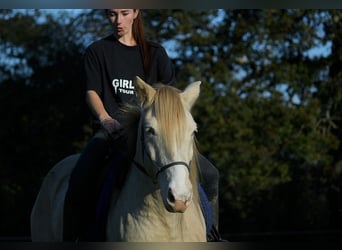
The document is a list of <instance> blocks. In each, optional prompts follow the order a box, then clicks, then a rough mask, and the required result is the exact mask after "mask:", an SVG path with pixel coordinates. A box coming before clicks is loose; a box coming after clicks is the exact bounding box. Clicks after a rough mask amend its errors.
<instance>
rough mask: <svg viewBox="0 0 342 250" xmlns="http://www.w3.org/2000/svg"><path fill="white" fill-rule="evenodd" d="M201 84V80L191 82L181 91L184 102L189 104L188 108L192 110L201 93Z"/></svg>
mask: <svg viewBox="0 0 342 250" xmlns="http://www.w3.org/2000/svg"><path fill="white" fill-rule="evenodd" d="M200 85H201V82H200V81H197V82H193V83H191V84H189V85H188V86H187V87H186V88H185V90H184V91H183V92H182V93H181V97H182V99H183V102H184V104H185V105H186V106H187V108H188V109H189V110H190V109H191V108H192V106H193V105H194V103H195V102H196V100H197V98H198V97H199V94H200Z"/></svg>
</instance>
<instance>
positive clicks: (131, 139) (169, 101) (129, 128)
mask: <svg viewBox="0 0 342 250" xmlns="http://www.w3.org/2000/svg"><path fill="white" fill-rule="evenodd" d="M154 87H155V90H156V94H155V96H154V99H153V100H152V102H151V104H150V105H151V107H152V109H153V110H152V112H154V113H155V115H156V119H157V122H158V125H159V126H160V127H161V131H163V134H162V135H161V136H162V138H163V139H164V145H167V146H168V148H172V147H171V145H173V143H181V141H182V138H184V136H183V134H184V132H185V129H184V128H183V124H184V123H185V122H186V114H185V109H184V107H183V104H182V101H181V99H180V91H179V90H178V89H176V88H174V87H171V86H169V85H164V84H157V85H155V86H154ZM142 111H143V108H142V107H141V106H139V105H125V106H124V107H123V108H122V109H121V115H122V119H121V120H122V125H123V127H124V134H125V136H126V139H127V140H126V141H127V143H128V148H129V149H131V150H132V152H130V153H131V154H132V157H133V155H134V154H135V145H136V140H137V131H138V125H139V120H140V116H141V113H142ZM175 117H177V119H175ZM193 149H194V150H193V151H194V155H193V159H192V161H191V171H190V180H191V183H192V185H193V190H194V197H195V199H198V190H197V179H198V173H197V154H198V151H197V147H196V141H195V140H194V144H193ZM170 153H172V152H170Z"/></svg>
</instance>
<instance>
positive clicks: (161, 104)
mask: <svg viewBox="0 0 342 250" xmlns="http://www.w3.org/2000/svg"><path fill="white" fill-rule="evenodd" d="M156 90H157V91H156V94H155V98H154V103H153V111H154V112H155V115H156V119H157V123H158V126H159V127H160V132H161V133H162V134H161V137H162V138H163V143H164V145H165V146H167V147H168V148H169V149H170V153H171V154H173V153H174V152H172V150H173V145H179V144H180V143H181V142H182V138H184V136H183V135H184V131H185V129H184V124H186V122H187V121H186V115H185V110H184V107H183V104H182V101H181V99H180V95H179V91H178V90H177V89H175V88H173V87H170V86H164V85H158V86H157V87H156Z"/></svg>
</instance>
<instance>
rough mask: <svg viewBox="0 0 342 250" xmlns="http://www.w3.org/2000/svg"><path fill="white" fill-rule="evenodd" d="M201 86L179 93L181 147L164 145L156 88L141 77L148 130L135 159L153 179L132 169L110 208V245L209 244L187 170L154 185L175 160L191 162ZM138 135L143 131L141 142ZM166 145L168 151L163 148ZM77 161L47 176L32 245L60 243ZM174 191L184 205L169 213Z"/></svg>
mask: <svg viewBox="0 0 342 250" xmlns="http://www.w3.org/2000/svg"><path fill="white" fill-rule="evenodd" d="M199 85H200V83H199V82H196V83H193V84H191V85H189V86H188V87H187V88H186V89H185V90H184V91H183V92H182V93H180V98H181V101H182V104H183V105H184V107H185V119H186V120H187V122H186V124H184V127H182V130H183V131H182V133H181V135H182V138H181V139H182V141H181V143H180V142H179V141H177V140H176V141H175V143H177V144H176V145H171V144H170V145H165V141H163V139H162V138H161V136H160V135H161V134H162V131H161V128H160V127H158V126H159V124H158V122H157V119H156V117H155V112H153V111H152V110H151V109H149V104H151V102H152V100H153V98H154V94H155V90H154V89H153V88H152V87H150V86H149V85H148V84H146V83H144V82H142V81H141V80H140V79H138V81H137V92H138V95H139V97H140V99H141V101H142V104H143V105H144V108H145V109H144V110H145V113H144V114H143V115H142V119H141V120H140V124H139V127H140V126H144V128H145V129H144V130H142V131H143V133H144V138H145V140H144V144H142V143H140V141H139V139H138V140H137V150H136V152H137V153H136V156H135V160H136V161H137V162H139V163H141V164H143V165H144V167H145V168H146V170H147V171H148V172H149V173H150V174H151V177H149V176H146V175H145V174H143V173H142V172H140V171H139V170H138V169H137V168H135V167H134V166H132V167H131V171H130V172H129V174H128V177H127V180H126V182H125V185H124V187H123V190H122V191H121V193H120V195H119V197H118V199H117V201H115V204H114V199H113V204H112V206H111V208H110V212H109V216H108V223H107V240H108V241H135V242H146V241H149V242H174V241H177V242H181V241H186V242H197V241H206V232H205V221H204V218H203V215H202V213H201V209H200V206H199V203H198V201H197V197H194V196H193V186H192V184H191V181H190V179H189V172H188V170H187V168H186V167H185V166H183V165H177V166H173V167H170V168H168V169H166V170H165V171H163V172H162V173H161V174H159V175H158V184H155V183H154V182H153V177H154V176H155V174H156V172H157V170H158V169H156V168H160V167H161V166H163V165H166V164H169V163H171V162H175V161H183V162H186V163H189V162H190V161H191V160H192V156H193V136H192V132H193V130H195V129H196V124H195V122H194V121H193V119H192V116H191V114H190V109H191V107H192V105H193V104H194V102H195V100H196V99H197V98H198V95H199ZM182 126H183V125H182ZM146 127H147V129H146ZM150 128H153V129H154V130H153V133H150ZM140 136H141V131H140V129H139V130H138V138H140ZM167 146H168V147H170V149H167V150H165V148H167ZM141 147H145V151H142V148H141ZM141 152H145V153H144V154H142V153H141ZM146 154H148V157H147V156H146ZM77 158H78V155H73V156H69V157H67V158H65V159H64V160H62V161H61V162H59V163H58V164H56V165H55V166H54V167H53V168H52V169H51V171H50V172H49V173H48V175H47V176H46V177H45V179H44V182H43V184H42V187H41V190H40V192H39V194H38V196H37V200H36V202H35V204H34V207H33V210H32V213H31V237H32V241H62V235H63V233H62V231H63V207H64V197H65V193H66V190H67V187H68V180H69V177H70V173H71V171H72V168H73V166H74V165H75V163H76V161H77ZM146 158H148V160H146ZM170 193H172V196H173V197H174V199H175V200H179V201H180V202H184V204H186V207H187V209H186V210H185V212H184V213H174V212H169V211H168V210H170V211H172V209H174V208H173V207H172V204H171V205H170V200H171V202H172V199H170V196H169V195H170ZM166 208H167V209H166ZM175 210H177V209H175Z"/></svg>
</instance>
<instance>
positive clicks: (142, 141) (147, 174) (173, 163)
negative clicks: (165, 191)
mask: <svg viewBox="0 0 342 250" xmlns="http://www.w3.org/2000/svg"><path fill="white" fill-rule="evenodd" d="M140 136H141V137H140V139H141V140H140V141H141V154H142V156H143V162H145V158H144V156H145V154H146V155H147V157H148V158H149V160H150V161H151V162H152V164H153V165H154V166H156V165H158V164H157V163H156V162H155V161H154V160H152V158H151V156H150V155H149V154H148V153H147V152H146V149H145V136H144V128H143V126H141V130H140ZM133 163H134V165H135V166H136V167H137V168H138V169H139V170H140V171H141V172H142V173H143V174H145V175H146V176H148V177H150V178H151V179H152V180H153V182H154V183H156V182H157V179H158V176H159V174H160V173H162V172H164V171H165V170H166V169H168V168H170V167H173V166H177V165H183V166H185V167H186V168H187V169H188V171H189V172H190V169H191V161H190V162H189V164H188V163H186V162H184V161H174V162H171V163H169V164H166V165H164V166H157V167H158V168H159V170H158V171H157V173H156V175H155V176H154V177H153V176H151V175H150V174H149V173H148V172H147V170H146V168H145V167H144V166H143V165H141V164H140V163H139V162H137V161H135V160H133Z"/></svg>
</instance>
